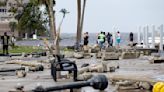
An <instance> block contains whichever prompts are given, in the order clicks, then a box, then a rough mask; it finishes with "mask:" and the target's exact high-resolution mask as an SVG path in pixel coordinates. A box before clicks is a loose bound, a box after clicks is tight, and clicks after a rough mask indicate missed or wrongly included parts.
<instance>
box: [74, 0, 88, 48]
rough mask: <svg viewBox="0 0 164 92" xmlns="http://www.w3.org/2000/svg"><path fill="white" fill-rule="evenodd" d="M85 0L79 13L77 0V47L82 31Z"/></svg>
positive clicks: (79, 0)
mask: <svg viewBox="0 0 164 92" xmlns="http://www.w3.org/2000/svg"><path fill="white" fill-rule="evenodd" d="M85 7H86V0H84V1H83V8H82V9H83V10H82V14H81V0H77V12H78V13H77V37H76V45H77V49H78V48H79V43H80V42H81V38H82V37H81V36H82V31H83V23H84V14H85Z"/></svg>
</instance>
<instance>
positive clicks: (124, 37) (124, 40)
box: [16, 33, 137, 46]
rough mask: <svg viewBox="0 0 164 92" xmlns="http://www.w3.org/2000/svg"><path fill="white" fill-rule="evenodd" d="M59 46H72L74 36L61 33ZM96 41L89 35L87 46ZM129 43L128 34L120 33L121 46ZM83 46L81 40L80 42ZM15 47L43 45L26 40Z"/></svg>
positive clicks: (95, 35)
mask: <svg viewBox="0 0 164 92" xmlns="http://www.w3.org/2000/svg"><path fill="white" fill-rule="evenodd" d="M61 39H62V40H61V41H60V45H61V46H73V45H74V44H75V41H76V34H73V33H63V34H61ZM96 41H97V33H89V44H90V45H94V44H96ZM134 42H137V34H134ZM128 43H129V33H121V45H127V44H128ZM81 44H83V40H82V41H81ZM16 45H26V46H38V45H44V43H43V41H42V40H26V41H17V42H16Z"/></svg>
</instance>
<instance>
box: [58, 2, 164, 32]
mask: <svg viewBox="0 0 164 92" xmlns="http://www.w3.org/2000/svg"><path fill="white" fill-rule="evenodd" d="M82 1H83V0H82ZM55 8H56V22H57V25H58V23H59V21H60V20H61V17H62V14H61V13H59V11H60V9H62V8H66V9H67V10H68V11H69V12H70V13H69V14H68V15H66V18H65V20H64V23H63V25H62V33H76V25H77V17H76V16H77V0H56V6H55ZM153 24H155V25H157V26H158V25H160V24H164V0H87V4H86V13H85V21H84V32H86V31H88V32H89V33H98V32H100V31H101V30H102V31H105V32H112V31H113V29H114V28H116V29H118V30H119V31H120V32H130V31H133V32H137V31H138V27H139V26H145V25H150V26H151V25H153Z"/></svg>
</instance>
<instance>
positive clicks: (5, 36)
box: [1, 32, 10, 55]
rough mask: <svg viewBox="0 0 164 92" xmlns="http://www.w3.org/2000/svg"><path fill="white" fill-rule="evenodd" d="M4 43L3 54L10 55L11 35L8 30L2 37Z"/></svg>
mask: <svg viewBox="0 0 164 92" xmlns="http://www.w3.org/2000/svg"><path fill="white" fill-rule="evenodd" d="M1 39H2V44H3V54H4V55H8V54H9V53H8V46H9V39H10V37H9V36H8V35H7V32H5V33H4V36H2V37H1Z"/></svg>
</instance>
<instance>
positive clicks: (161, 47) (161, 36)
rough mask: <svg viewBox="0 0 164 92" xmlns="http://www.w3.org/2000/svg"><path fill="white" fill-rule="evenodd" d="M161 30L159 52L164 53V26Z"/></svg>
mask: <svg viewBox="0 0 164 92" xmlns="http://www.w3.org/2000/svg"><path fill="white" fill-rule="evenodd" d="M159 30H160V47H159V51H161V52H162V51H163V25H161V26H160V27H159Z"/></svg>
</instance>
